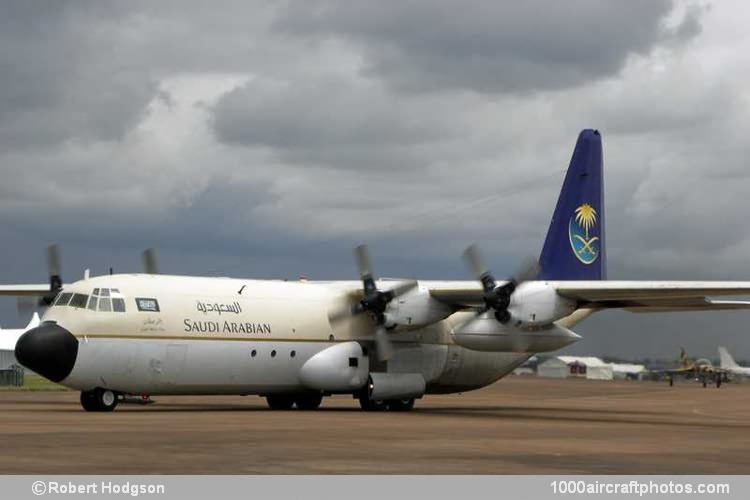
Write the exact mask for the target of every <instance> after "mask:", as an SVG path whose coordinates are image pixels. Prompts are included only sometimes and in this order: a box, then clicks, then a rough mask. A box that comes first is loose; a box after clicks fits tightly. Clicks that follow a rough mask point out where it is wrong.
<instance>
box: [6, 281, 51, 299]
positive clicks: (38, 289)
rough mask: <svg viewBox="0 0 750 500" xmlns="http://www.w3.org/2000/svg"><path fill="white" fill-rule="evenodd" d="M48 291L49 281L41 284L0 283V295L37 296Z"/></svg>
mask: <svg viewBox="0 0 750 500" xmlns="http://www.w3.org/2000/svg"><path fill="white" fill-rule="evenodd" d="M48 293H49V283H46V284H43V285H0V295H12V296H16V297H18V296H23V295H27V296H32V297H39V296H42V295H45V294H48Z"/></svg>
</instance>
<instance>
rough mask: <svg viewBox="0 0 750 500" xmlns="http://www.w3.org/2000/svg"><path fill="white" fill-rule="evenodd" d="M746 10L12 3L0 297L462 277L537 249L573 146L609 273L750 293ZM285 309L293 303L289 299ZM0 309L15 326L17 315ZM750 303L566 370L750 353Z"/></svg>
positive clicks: (580, 1) (596, 337)
mask: <svg viewBox="0 0 750 500" xmlns="http://www.w3.org/2000/svg"><path fill="white" fill-rule="evenodd" d="M748 25H750V15H748V9H747V6H746V5H745V3H744V2H741V1H733V2H732V1H723V2H715V3H711V2H675V3H673V2H670V1H666V0H642V1H629V2H622V1H612V2H605V1H601V0H571V1H566V2H550V1H528V2H496V1H490V0H484V1H463V2H447V1H435V0H430V1H409V2H372V1H367V0H362V1H352V0H347V1H343V0H342V1H340V2H338V1H314V0H312V1H311V0H300V1H289V2H272V1H256V2H250V1H245V0H243V1H237V2H198V1H196V2H185V1H180V2H146V1H143V2H114V1H113V2H95V1H60V2H41V1H39V2H36V1H26V0H18V1H11V0H0V242H2V244H0V262H1V263H2V264H0V283H13V282H36V281H44V280H46V270H45V257H44V252H45V247H46V246H47V245H48V244H49V243H51V242H58V243H60V245H61V247H62V250H63V278H64V279H65V281H68V282H69V281H73V280H76V279H79V278H80V277H81V276H82V275H83V270H84V269H85V268H90V269H91V271H92V273H94V274H100V273H105V272H107V270H108V269H109V267H110V266H111V267H114V268H115V271H137V270H139V269H140V252H141V251H142V250H143V249H144V248H146V247H151V246H153V247H157V248H158V250H159V257H160V268H161V270H162V271H163V272H168V273H180V274H199V275H231V276H237V277H285V278H296V277H297V276H299V275H300V274H306V275H308V276H310V277H311V278H312V279H316V278H318V279H330V278H354V277H355V276H356V271H355V269H354V264H353V259H352V256H351V248H352V247H353V246H355V245H356V244H358V243H361V242H367V243H369V244H370V248H371V252H372V254H373V258H374V261H375V270H376V273H377V274H378V275H381V276H416V277H419V278H433V279H437V278H461V279H463V278H467V277H468V276H469V275H468V273H467V271H466V270H465V269H464V266H463V264H462V262H461V259H460V255H461V251H462V250H463V248H465V247H466V246H467V245H468V244H469V243H471V242H473V241H478V242H479V243H480V244H481V245H482V247H483V249H484V251H485V254H487V255H488V260H489V261H490V262H491V265H492V267H493V269H494V270H495V273H496V274H497V275H498V276H504V275H507V274H508V273H510V272H512V271H513V270H514V269H515V267H516V265H517V263H518V262H519V261H520V260H521V259H523V258H524V257H525V256H527V255H537V254H538V252H539V250H540V248H541V244H542V241H543V238H544V234H545V232H546V229H547V226H548V224H549V218H550V216H551V213H552V209H553V206H554V203H555V201H556V198H557V194H558V190H559V187H560V184H561V183H562V178H563V175H564V170H565V168H566V167H567V164H568V162H569V159H570V154H571V152H572V148H573V145H574V143H575V139H576V136H577V134H578V132H579V131H580V129H582V128H589V127H591V128H597V129H599V130H600V131H601V132H602V134H603V141H604V149H605V197H606V217H607V237H608V242H607V245H608V259H609V274H610V277H611V278H614V279H743V280H748V279H750V231H749V230H748V223H747V217H748V213H750V171H748V168H747V166H748V157H749V156H748V153H749V152H750V140H748V135H747V134H748V130H750V127H748V125H750V86H748V83H747V82H748V81H749V78H748V77H750V58H749V57H748V56H747V54H748V53H750V32H749V31H748V30H747V26H748ZM292 307H293V306H292ZM26 320H27V318H19V317H18V316H17V314H16V311H15V302H14V301H13V300H10V299H4V300H2V301H0V325H3V326H14V325H20V324H22V323H25V322H26ZM748 320H750V312H730V313H702V314H698V313H691V314H684V315H675V314H669V315H633V314H628V313H617V312H608V313H601V314H600V315H598V316H596V317H594V318H591V319H589V320H587V321H586V322H585V323H582V324H581V325H580V326H579V327H578V328H577V331H579V333H581V334H582V335H584V337H585V338H584V340H582V341H581V342H579V343H578V344H577V345H576V346H574V347H573V348H572V349H568V351H569V352H574V353H585V354H611V355H620V356H624V357H635V356H661V357H665V358H669V357H673V356H674V353H676V350H677V348H678V346H679V345H685V346H686V347H687V348H688V349H689V350H690V351H691V352H694V353H695V354H700V355H705V356H713V357H715V356H716V345H717V344H719V343H723V344H725V345H727V347H729V348H730V349H731V350H733V351H735V353H736V354H737V356H738V357H747V358H750V332H749V331H747V330H748V329H747V328H746V323H747V321H748Z"/></svg>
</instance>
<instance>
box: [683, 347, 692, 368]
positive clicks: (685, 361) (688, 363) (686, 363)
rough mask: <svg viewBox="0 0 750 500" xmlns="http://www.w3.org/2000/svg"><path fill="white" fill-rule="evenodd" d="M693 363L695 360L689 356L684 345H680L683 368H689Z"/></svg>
mask: <svg viewBox="0 0 750 500" xmlns="http://www.w3.org/2000/svg"><path fill="white" fill-rule="evenodd" d="M692 365H693V362H692V361H690V358H688V355H687V351H686V350H685V348H684V347H680V366H682V367H683V368H689V367H690V366H692Z"/></svg>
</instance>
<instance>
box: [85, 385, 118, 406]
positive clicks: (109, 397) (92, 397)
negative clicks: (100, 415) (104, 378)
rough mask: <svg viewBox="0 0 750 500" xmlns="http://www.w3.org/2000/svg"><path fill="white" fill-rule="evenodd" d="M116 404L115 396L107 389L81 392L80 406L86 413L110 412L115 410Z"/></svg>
mask: <svg viewBox="0 0 750 500" xmlns="http://www.w3.org/2000/svg"><path fill="white" fill-rule="evenodd" d="M117 403H118V399H117V394H116V393H115V392H114V391H111V390H109V389H102V388H96V389H94V390H93V391H83V392H81V406H82V407H83V409H84V410H86V411H112V410H114V409H115V408H117Z"/></svg>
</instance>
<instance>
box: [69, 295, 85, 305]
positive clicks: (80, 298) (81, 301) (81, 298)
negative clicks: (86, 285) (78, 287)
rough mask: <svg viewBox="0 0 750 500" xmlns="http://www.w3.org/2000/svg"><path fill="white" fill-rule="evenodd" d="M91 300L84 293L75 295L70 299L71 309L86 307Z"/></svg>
mask: <svg viewBox="0 0 750 500" xmlns="http://www.w3.org/2000/svg"><path fill="white" fill-rule="evenodd" d="M88 300H89V296H88V295H84V294H82V293H75V294H73V298H72V299H70V307H86V303H87V302H88Z"/></svg>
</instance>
